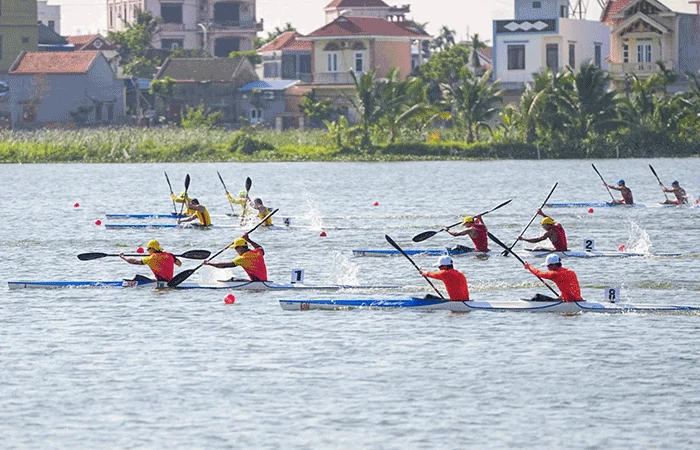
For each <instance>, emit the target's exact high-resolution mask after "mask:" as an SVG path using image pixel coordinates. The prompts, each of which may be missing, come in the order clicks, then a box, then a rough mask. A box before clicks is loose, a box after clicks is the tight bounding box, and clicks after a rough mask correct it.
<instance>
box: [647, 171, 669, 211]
mask: <svg viewBox="0 0 700 450" xmlns="http://www.w3.org/2000/svg"><path fill="white" fill-rule="evenodd" d="M649 168H650V169H651V173H653V174H654V176H655V177H656V181H658V182H659V187H660V188H661V190H662V191H663V193H664V197H666V201H667V202H668V195H666V189H665V187H664V184H663V183H662V182H661V179H660V178H659V176H658V175H657V174H656V170H654V168H653V167H652V166H651V164H649Z"/></svg>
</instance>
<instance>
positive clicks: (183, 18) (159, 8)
mask: <svg viewBox="0 0 700 450" xmlns="http://www.w3.org/2000/svg"><path fill="white" fill-rule="evenodd" d="M255 2H256V0H235V1H217V0H179V1H166V0H107V29H108V30H109V31H122V30H124V28H125V24H126V23H128V22H133V21H134V20H135V18H136V11H137V10H138V9H140V10H143V11H150V12H151V14H153V15H154V16H156V17H160V18H161V21H162V23H161V25H160V27H159V31H158V33H157V34H156V36H155V37H154V40H153V46H154V47H155V48H160V49H166V50H173V49H179V48H184V49H201V50H204V51H206V52H207V53H209V54H211V55H213V56H216V57H227V56H228V55H229V53H231V52H233V51H249V50H253V38H254V37H255V35H256V33H258V32H259V31H262V29H263V23H262V20H261V21H259V22H258V21H257V19H256V3H255Z"/></svg>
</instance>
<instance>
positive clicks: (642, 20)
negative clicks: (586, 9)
mask: <svg viewBox="0 0 700 450" xmlns="http://www.w3.org/2000/svg"><path fill="white" fill-rule="evenodd" d="M600 20H601V22H604V23H606V24H608V25H609V26H610V27H611V50H610V74H611V75H612V77H613V80H614V81H615V82H616V83H617V84H621V83H622V82H624V80H625V78H626V76H627V75H629V74H635V75H636V76H638V77H640V78H645V77H649V76H651V75H652V74H655V73H659V72H660V71H661V68H660V67H659V65H658V62H662V63H663V65H664V67H665V68H666V69H672V70H674V71H675V72H676V73H678V74H679V75H681V78H683V77H684V76H685V75H684V74H685V73H686V72H690V73H693V74H696V75H697V74H698V71H699V70H700V33H699V32H698V30H700V15H697V14H687V13H680V12H675V11H672V10H671V9H670V8H668V7H667V6H666V5H664V4H663V3H661V2H659V1H656V0H608V2H607V4H606V5H605V8H604V9H603V13H602V15H601V18H600ZM683 84H684V81H683V80H681V82H679V83H678V85H677V86H675V89H682V86H683ZM673 89H674V88H672V90H673Z"/></svg>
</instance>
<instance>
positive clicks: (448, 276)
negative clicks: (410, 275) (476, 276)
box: [420, 255, 469, 302]
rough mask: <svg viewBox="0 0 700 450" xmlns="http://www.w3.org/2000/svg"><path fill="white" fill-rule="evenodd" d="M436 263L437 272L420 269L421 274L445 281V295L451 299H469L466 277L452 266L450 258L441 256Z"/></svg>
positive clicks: (465, 300) (458, 300)
mask: <svg viewBox="0 0 700 450" xmlns="http://www.w3.org/2000/svg"><path fill="white" fill-rule="evenodd" d="M437 265H438V269H439V270H438V271H437V272H428V271H427V270H423V269H420V273H421V275H423V276H424V277H428V278H433V279H435V280H440V281H442V282H443V283H445V289H447V295H448V296H449V297H450V300H451V301H457V302H467V301H469V286H468V285H467V277H465V276H464V274H463V273H462V272H460V271H459V270H457V269H455V268H454V265H453V262H452V258H450V257H449V256H447V255H444V256H441V257H440V258H438V263H437Z"/></svg>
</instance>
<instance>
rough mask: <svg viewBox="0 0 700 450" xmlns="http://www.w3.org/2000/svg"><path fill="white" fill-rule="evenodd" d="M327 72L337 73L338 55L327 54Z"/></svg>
mask: <svg viewBox="0 0 700 450" xmlns="http://www.w3.org/2000/svg"><path fill="white" fill-rule="evenodd" d="M326 68H327V72H337V71H338V54H337V53H329V54H328V65H327V67H326Z"/></svg>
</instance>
